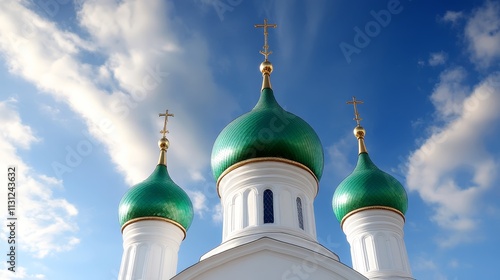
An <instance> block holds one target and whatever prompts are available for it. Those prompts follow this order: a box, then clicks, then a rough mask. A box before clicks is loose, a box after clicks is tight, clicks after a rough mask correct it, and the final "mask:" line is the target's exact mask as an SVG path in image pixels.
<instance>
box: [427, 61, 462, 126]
mask: <svg viewBox="0 0 500 280" xmlns="http://www.w3.org/2000/svg"><path fill="white" fill-rule="evenodd" d="M466 76H467V73H466V72H465V70H464V69H463V68H461V67H456V68H452V69H448V70H445V71H444V72H442V73H441V75H440V82H439V83H438V84H437V85H436V87H435V88H434V92H433V93H432V95H431V101H432V104H434V107H435V108H436V112H437V114H438V116H439V118H440V119H443V120H446V121H448V120H451V119H454V118H456V117H457V116H459V115H460V114H461V113H462V110H463V101H464V99H465V98H466V96H467V94H469V91H470V89H469V88H468V87H467V86H465V85H464V84H463V81H464V79H465V77H466Z"/></svg>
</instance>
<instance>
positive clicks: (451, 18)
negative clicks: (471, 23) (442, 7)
mask: <svg viewBox="0 0 500 280" xmlns="http://www.w3.org/2000/svg"><path fill="white" fill-rule="evenodd" d="M464 17H465V15H464V13H463V12H457V11H446V13H445V14H444V15H443V17H442V18H441V20H443V21H446V22H451V23H452V24H456V23H458V21H459V20H461V19H462V18H464Z"/></svg>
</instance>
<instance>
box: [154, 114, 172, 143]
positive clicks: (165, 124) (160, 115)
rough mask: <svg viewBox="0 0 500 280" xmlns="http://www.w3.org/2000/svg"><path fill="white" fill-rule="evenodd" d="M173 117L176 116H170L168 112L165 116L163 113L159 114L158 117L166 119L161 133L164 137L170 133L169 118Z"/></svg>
mask: <svg viewBox="0 0 500 280" xmlns="http://www.w3.org/2000/svg"><path fill="white" fill-rule="evenodd" d="M173 116H174V114H170V113H169V112H168V110H166V111H165V114H162V113H159V114H158V117H165V122H164V123H163V129H162V130H160V133H161V134H162V135H163V137H165V134H167V133H168V130H167V122H168V117H173Z"/></svg>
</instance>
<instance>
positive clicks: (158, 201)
mask: <svg viewBox="0 0 500 280" xmlns="http://www.w3.org/2000/svg"><path fill="white" fill-rule="evenodd" d="M145 217H160V218H166V219H169V220H172V221H175V222H177V223H179V224H180V225H181V226H182V227H184V229H185V230H186V231H187V229H188V228H189V226H190V225H191V222H192V221H193V205H192V203H191V200H190V199H189V197H188V195H187V194H186V192H184V190H182V188H180V187H179V186H178V185H177V184H175V183H174V181H172V179H171V178H170V175H169V174H168V170H167V167H166V166H165V165H163V164H158V165H157V166H156V169H155V170H154V171H153V173H152V174H151V175H150V176H149V177H148V178H147V179H146V180H144V181H143V182H141V183H139V184H137V185H135V186H134V187H132V188H130V189H129V190H128V192H127V193H126V194H125V195H124V196H123V197H122V200H121V201H120V205H119V220H120V225H121V226H123V225H124V224H125V223H126V222H128V221H130V220H132V219H136V218H145Z"/></svg>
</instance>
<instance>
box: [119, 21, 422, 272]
mask: <svg viewBox="0 0 500 280" xmlns="http://www.w3.org/2000/svg"><path fill="white" fill-rule="evenodd" d="M256 27H263V28H264V38H265V44H264V50H263V51H261V53H262V54H263V55H264V57H265V60H264V62H262V63H261V65H260V71H261V72H262V76H263V83H262V89H261V94H260V98H259V100H258V102H257V104H256V105H255V107H254V108H253V109H252V110H251V111H250V112H248V113H246V114H243V115H242V116H240V117H238V118H236V119H235V120H233V121H232V122H231V123H229V124H228V125H227V126H226V127H225V128H224V129H223V130H222V131H221V133H220V134H219V136H218V137H217V139H216V141H215V143H214V145H213V150H212V156H211V163H212V171H213V175H214V178H215V180H216V182H217V183H216V191H217V193H218V195H219V197H220V201H221V205H222V207H223V228H222V233H221V234H222V242H221V244H220V245H219V246H217V247H216V248H213V249H212V250H211V251H209V252H207V253H206V254H204V255H203V256H201V257H200V260H199V262H197V263H196V264H194V265H192V266H190V267H188V268H187V269H185V270H184V271H180V272H179V271H177V259H178V252H179V247H180V245H181V243H182V241H183V240H184V238H185V237H186V234H187V231H188V229H189V226H190V225H191V222H192V220H193V206H192V203H191V201H190V199H189V197H188V195H187V194H186V193H185V192H184V191H183V190H182V188H181V187H179V186H178V185H176V184H175V183H174V182H173V181H172V179H171V178H170V176H169V174H168V169H167V160H166V153H167V149H168V147H169V141H168V139H167V138H166V133H167V130H166V125H167V119H168V117H169V116H172V115H171V114H169V113H168V111H167V112H166V113H165V114H160V116H164V117H165V125H164V128H163V131H162V132H163V137H162V138H161V139H160V141H159V147H160V158H159V162H158V165H157V166H156V169H155V170H154V171H153V173H152V174H151V175H150V176H149V177H148V178H147V179H146V180H144V181H143V182H141V183H139V184H137V185H135V186H134V187H132V188H131V189H129V190H128V192H127V193H126V194H125V195H124V196H123V198H122V200H121V202H120V205H119V220H120V224H121V230H122V234H123V256H122V263H121V267H120V273H119V279H120V280H156V279H162V280H166V279H175V280H181V279H182V280H184V279H204V280H216V279H217V280H224V279H231V280H232V279H237V280H250V279H252V280H255V279H257V280H268V279H269V280H271V279H272V280H276V279H283V280H299V279H300V280H302V279H331V280H341V279H343V280H344V279H345V280H358V279H359V280H363V279H364V280H366V279H373V280H375V279H377V280H378V279H380V280H396V279H406V280H410V279H414V278H413V277H412V274H411V270H410V265H409V261H408V255H407V252H406V248H405V243H404V239H403V236H404V231H403V226H404V223H405V217H404V213H405V212H406V209H407V207H408V198H407V194H406V191H405V189H404V187H403V186H402V185H401V183H399V182H398V181H397V180H396V179H395V178H394V177H392V176H391V175H389V174H387V173H385V172H384V171H382V170H380V169H378V168H377V167H376V166H375V164H374V163H373V162H372V161H371V159H370V157H369V155H368V152H367V149H366V146H365V143H364V136H365V130H364V128H363V127H361V125H360V123H359V121H360V118H359V115H358V111H357V107H356V106H357V104H359V103H361V101H358V100H356V99H355V98H353V100H352V102H349V103H351V104H353V105H354V111H355V116H356V118H355V120H356V121H357V126H356V127H355V129H354V134H355V136H356V138H357V141H358V144H359V154H358V163H357V166H356V167H355V169H354V170H353V172H352V173H351V174H350V175H349V176H348V177H347V178H345V179H344V180H343V181H342V182H341V183H340V185H339V186H338V187H337V189H336V191H335V194H334V196H333V200H332V206H333V210H334V213H335V215H336V217H337V219H338V220H339V222H340V227H341V228H342V230H343V231H344V233H345V235H346V238H347V241H348V242H349V244H350V246H351V257H352V264H353V267H352V268H351V267H348V266H347V265H345V264H343V263H341V262H340V261H339V258H338V256H337V255H336V254H335V253H333V252H331V251H330V250H328V249H327V248H325V247H324V246H322V245H321V244H320V243H319V242H318V240H317V237H316V223H315V218H314V199H315V197H316V195H317V193H318V184H319V180H320V179H321V175H322V172H323V161H324V160H323V147H322V145H321V142H320V140H319V138H318V135H317V134H316V133H315V131H314V130H313V129H312V127H311V126H310V125H309V124H307V123H306V122H305V121H304V120H302V119H301V118H300V117H298V116H296V115H294V114H292V113H290V112H287V111H285V110H284V109H283V108H282V107H281V106H280V105H279V104H278V102H277V101H276V99H275V97H274V93H273V89H272V87H271V82H270V75H271V72H272V71H273V65H272V64H271V62H270V61H269V60H268V56H269V54H270V53H271V52H270V51H269V50H268V48H269V46H268V44H267V36H268V28H270V27H276V25H274V24H268V23H267V20H264V24H261V25H256Z"/></svg>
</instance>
